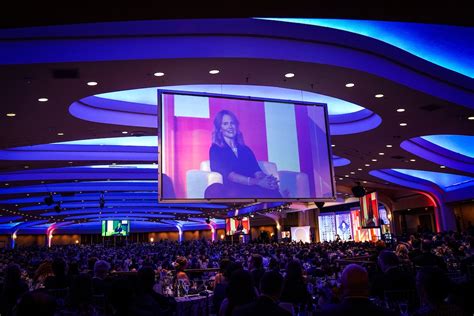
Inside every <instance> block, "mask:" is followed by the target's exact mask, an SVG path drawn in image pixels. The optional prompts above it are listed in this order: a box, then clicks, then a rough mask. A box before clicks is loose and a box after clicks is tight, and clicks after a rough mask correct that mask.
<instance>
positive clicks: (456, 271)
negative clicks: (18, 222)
mask: <svg viewBox="0 0 474 316" xmlns="http://www.w3.org/2000/svg"><path fill="white" fill-rule="evenodd" d="M473 267H474V236H471V235H470V234H468V233H464V234H461V233H453V232H446V233H438V234H416V235H412V236H410V237H409V238H398V240H393V241H392V242H390V243H388V242H387V243H386V242H383V241H377V242H375V243H374V242H361V243H358V242H353V241H348V242H341V241H335V242H322V243H310V244H308V243H306V244H305V243H294V242H278V243H277V242H274V243H247V244H235V243H234V244H230V243H226V242H213V243H212V242H209V241H206V240H200V241H186V242H183V243H180V244H179V243H177V242H170V241H160V242H156V243H145V244H138V243H137V244H129V245H126V246H121V247H105V246H103V245H69V246H53V247H51V248H39V247H28V248H19V249H13V250H11V249H8V250H7V249H2V250H1V251H0V276H1V277H0V289H1V292H0V315H18V316H21V315H176V314H179V313H178V311H179V297H178V298H177V297H176V296H177V295H176V294H177V292H176V288H175V289H174V290H172V288H173V285H174V284H177V283H178V281H179V283H183V284H186V285H187V286H188V287H187V289H186V294H193V295H198V296H203V297H204V298H205V299H206V300H208V302H209V303H208V309H207V310H206V311H203V315H205V314H210V315H219V316H221V315H222V316H227V315H246V316H247V315H297V314H303V313H305V314H310V313H315V314H322V315H347V314H349V313H353V314H354V315H359V314H360V315H381V314H386V315H397V314H398V315H400V314H402V315H403V314H404V315H450V316H455V315H472V314H473V312H474V300H472V297H473V296H472V293H474V286H473V284H474V276H473V274H474V269H473ZM189 269H194V270H189ZM196 269H197V270H196ZM189 287H190V288H191V290H190V291H189V293H188V290H189ZM209 290H210V291H209Z"/></svg>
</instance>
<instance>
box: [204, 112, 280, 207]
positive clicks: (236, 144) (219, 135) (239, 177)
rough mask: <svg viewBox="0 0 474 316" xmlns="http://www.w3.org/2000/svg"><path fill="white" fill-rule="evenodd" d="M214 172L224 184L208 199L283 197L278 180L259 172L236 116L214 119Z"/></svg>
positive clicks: (213, 187) (209, 191)
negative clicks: (219, 175)
mask: <svg viewBox="0 0 474 316" xmlns="http://www.w3.org/2000/svg"><path fill="white" fill-rule="evenodd" d="M209 158H210V164H211V170H212V171H215V172H218V173H220V174H221V175H222V178H223V184H222V185H219V184H214V185H211V186H210V187H209V188H208V189H207V190H206V194H205V195H206V198H280V197H281V195H280V192H279V187H278V180H277V179H276V178H275V177H274V176H271V175H266V174H265V173H263V171H262V170H261V169H260V167H259V165H258V162H257V159H256V158H255V155H254V153H253V152H252V150H251V149H250V148H249V147H248V146H246V145H245V143H244V137H243V135H242V132H241V131H240V129H239V120H238V119H237V117H236V116H235V114H234V113H232V112H231V111H228V110H222V111H220V112H219V113H217V115H216V117H215V118H214V131H213V132H212V145H211V148H210V150H209Z"/></svg>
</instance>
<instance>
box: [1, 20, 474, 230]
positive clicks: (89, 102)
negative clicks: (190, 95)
mask: <svg viewBox="0 0 474 316" xmlns="http://www.w3.org/2000/svg"><path fill="white" fill-rule="evenodd" d="M0 52H1V57H2V58H1V59H0V71H1V74H2V77H3V78H5V80H4V84H3V85H2V86H1V87H0V91H1V93H2V96H4V97H3V100H2V102H3V105H2V116H1V118H0V120H1V124H0V132H1V134H2V142H1V149H2V150H1V152H0V168H1V169H2V171H1V172H0V179H1V180H0V181H1V186H2V188H1V189H0V199H1V201H0V204H1V208H2V215H3V216H5V218H8V219H10V221H8V220H6V222H0V232H11V231H12V229H15V227H20V225H22V224H24V223H25V220H27V219H29V220H30V221H31V223H32V224H30V225H29V226H28V227H27V228H26V226H25V229H30V230H34V228H35V227H37V228H38V229H39V230H41V229H44V227H50V226H51V223H53V222H58V223H59V222H61V223H66V224H68V225H66V226H63V227H62V228H61V229H64V230H67V229H71V230H76V229H77V230H81V231H85V230H87V229H91V230H94V229H97V230H98V227H99V226H98V221H99V220H100V219H102V218H103V217H102V215H104V216H111V217H115V214H117V217H120V216H122V217H126V216H129V218H133V219H134V220H135V221H136V227H137V228H138V227H139V228H140V229H144V230H145V229H157V230H160V229H165V228H167V229H169V228H170V227H174V226H176V225H184V226H186V225H189V226H188V227H189V229H191V228H192V227H207V226H206V225H207V224H206V223H205V222H203V221H204V220H205V218H206V217H207V216H210V214H212V215H213V216H214V215H216V216H215V217H216V218H217V220H216V223H217V225H221V226H220V227H222V218H224V217H225V216H226V215H227V214H228V213H229V212H231V210H233V209H235V208H236V207H237V208H245V207H247V208H249V209H252V210H254V208H257V209H266V208H268V207H269V205H267V204H259V205H252V206H248V205H223V206H221V207H220V208H219V207H218V206H216V205H201V206H192V207H191V206H190V207H183V206H182V205H169V206H166V207H165V209H166V210H176V212H171V214H170V212H166V211H164V210H163V206H162V205H158V204H157V201H156V196H155V197H153V193H154V191H156V190H157V181H156V180H155V178H154V176H156V170H155V168H156V166H153V167H151V168H150V166H147V167H143V166H142V167H140V165H143V164H147V163H149V162H155V161H156V147H155V146H149V145H146V143H147V142H149V141H150V139H152V140H153V139H154V138H155V137H156V133H157V129H156V127H157V126H156V124H157V120H156V114H154V112H153V107H150V106H149V105H148V103H150V102H149V101H147V102H148V103H146V102H142V101H140V102H135V101H136V99H132V100H129V99H123V96H122V97H119V93H117V92H116V91H125V90H127V91H130V90H132V91H135V92H136V91H148V89H156V88H155V87H165V86H166V87H169V86H188V85H211V86H213V87H214V88H213V89H215V88H216V87H217V89H234V87H236V86H248V87H252V89H257V88H255V87H276V88H279V89H277V90H278V91H279V93H282V94H283V95H286V93H288V98H289V99H291V98H295V97H296V94H298V92H299V94H300V99H301V98H306V97H309V96H311V95H313V94H314V95H316V94H317V95H324V96H327V97H328V98H331V99H328V100H330V101H329V102H328V103H330V102H332V101H333V100H334V99H333V98H335V99H338V100H340V102H341V103H343V104H352V105H358V106H361V107H363V108H365V109H366V110H361V111H355V112H354V111H348V112H349V113H344V114H341V113H338V114H337V115H334V118H332V121H331V125H332V126H331V133H332V138H331V142H332V145H333V147H332V152H333V154H334V155H336V156H337V157H336V158H338V159H344V160H341V161H342V162H343V163H342V162H341V164H340V166H339V167H337V168H336V169H335V174H336V182H337V185H338V188H340V189H344V188H345V191H347V188H349V189H350V187H352V186H353V185H354V183H355V182H357V181H364V183H365V185H367V186H369V187H370V188H372V189H376V190H381V191H383V190H385V189H387V190H388V189H392V190H393V189H394V188H400V187H405V188H407V187H408V188H413V189H416V188H417V184H416V181H412V180H413V179H416V177H415V176H414V175H413V174H412V175H410V176H408V175H404V176H406V177H410V181H408V180H407V181H404V182H397V181H395V180H393V179H394V178H395V176H394V175H395V173H397V174H399V175H400V174H402V173H400V172H397V171H393V170H391V169H397V170H399V169H409V170H421V172H425V174H426V172H440V164H439V163H438V162H436V161H435V160H433V159H427V158H428V157H427V156H425V155H421V156H417V154H416V153H415V152H410V151H408V150H407V149H406V148H405V146H404V142H406V141H412V140H413V139H415V138H417V137H418V138H419V137H420V135H466V136H472V135H473V134H474V128H473V123H474V121H473V120H470V119H468V118H469V117H472V116H474V114H473V108H474V80H473V79H472V78H469V77H468V76H465V75H461V74H460V73H457V72H454V71H452V70H450V69H447V68H443V67H441V66H439V65H436V64H434V63H431V62H429V61H427V60H424V59H421V58H419V57H416V56H414V55H412V54H410V53H407V52H406V51H404V50H401V49H400V48H397V47H394V46H393V45H389V44H387V43H383V42H381V41H379V40H376V39H373V38H369V37H366V36H362V35H359V34H354V33H352V32H346V31H342V30H335V29H331V28H327V27H318V26H307V25H297V24H288V23H283V22H278V21H265V20H256V19H234V20H222V19H221V20H179V21H178V20H169V21H140V22H116V23H99V24H78V25H64V26H52V27H38V28H22V29H2V30H0ZM84 52H87V53H84ZM468 52H469V51H468ZM211 69H219V70H220V73H219V74H218V75H211V74H209V70H211ZM156 72H163V73H164V74H165V75H164V76H161V77H155V76H154V75H153V74H154V73H156ZM288 72H292V73H294V74H295V76H294V77H293V78H285V77H284V74H286V73H288ZM92 81H93V82H96V83H97V85H88V84H87V83H88V82H92ZM348 83H353V84H354V85H353V86H352V87H347V86H346V85H347V84H348ZM137 89H140V90H137ZM143 89H145V90H143ZM258 89H260V88H258ZM263 89H272V88H263ZM114 91H115V92H116V94H115V97H114V95H113V94H110V93H111V92H114ZM266 91H267V92H268V90H266ZM275 91H276V90H275ZM294 91H297V92H294ZM135 92H133V93H135ZM264 93H266V92H264ZM295 93H296V94H295ZM376 95H379V97H376ZM380 95H383V96H381V97H380ZM43 98H45V99H47V101H46V100H45V99H43ZM288 98H285V99H288ZM39 99H41V100H42V101H39ZM97 102H98V103H97ZM71 104H72V106H71V107H70V105H71ZM98 105H100V106H98ZM130 105H133V107H134V109H132V110H129V111H121V112H120V113H114V110H113V109H114V108H116V107H117V106H118V107H122V110H123V109H124V107H127V106H130ZM400 109H403V111H401V110H400ZM92 110H94V111H95V112H94V114H93V115H94V116H95V119H93V118H91V116H90V113H92V112H91V111H92ZM81 111H82V112H81ZM87 111H89V112H88V113H89V117H88V118H87V120H84V119H78V117H81V118H86V117H84V113H86V112H87ZM115 112H117V111H115ZM155 112H156V109H155ZM81 113H82V114H81ZM370 113H374V115H372V114H370ZM13 114H14V115H13ZM375 114H376V116H375ZM131 115H132V116H131ZM86 116H87V114H86ZM123 117H127V120H123ZM376 117H379V118H380V120H379V121H378V122H377V124H375V123H374V124H373V126H372V127H371V128H367V127H368V123H367V122H368V121H366V120H367V119H369V120H375V118H376ZM104 123H107V124H104ZM351 124H352V125H351ZM333 125H334V126H335V127H334V128H333ZM337 126H339V130H338V127H337ZM362 127H364V128H365V129H362ZM347 129H352V131H353V133H347V132H344V130H347ZM354 131H355V133H354ZM128 136H131V137H132V138H129V137H128ZM137 136H141V137H137ZM92 139H96V140H95V141H91V140H92ZM97 139H101V140H98V141H97ZM104 139H113V140H114V141H116V140H120V141H124V143H120V144H110V143H107V141H105V140H104ZM130 139H131V141H132V143H130V142H129V140H130ZM70 141H73V142H74V143H67V142H70ZM425 141H426V140H425ZM41 144H44V145H41ZM438 144H439V142H438ZM438 147H440V146H438ZM104 149H106V150H104ZM470 158H471V159H472V157H470ZM349 161H350V163H347V164H346V162H349ZM113 163H115V165H113ZM124 164H127V165H133V166H134V167H131V166H129V167H126V168H125V167H123V166H121V165H124ZM97 165H101V167H97ZM93 166H94V167H93ZM445 166H446V168H444V170H443V172H445V173H452V174H455V175H456V176H458V177H462V179H465V178H466V179H468V178H470V177H471V176H472V173H473V172H472V170H471V169H469V168H464V167H459V166H458V165H449V164H445ZM25 169H27V170H25ZM129 169H132V170H129ZM91 170H93V171H91ZM117 170H120V171H119V172H117ZM385 170H389V171H387V174H389V173H390V172H391V174H390V175H391V176H390V177H388V176H387V177H379V175H380V174H379V173H383V172H385ZM20 171H21V172H20ZM108 179H109V180H110V181H107V180H108ZM420 179H421V180H423V181H428V180H426V179H424V178H420ZM75 180H77V181H75ZM392 180H393V181H392ZM431 180H433V181H435V182H436V181H438V180H437V179H434V178H433V179H431ZM439 181H444V180H439ZM390 182H391V183H390ZM443 183H444V182H439V183H438V182H436V185H439V186H440V187H442V186H443ZM105 191H107V192H105ZM454 191H456V190H453V192H454ZM49 192H56V193H57V194H55V195H54V197H55V198H56V199H57V201H58V202H59V201H61V206H62V207H63V208H62V209H61V212H64V213H59V214H55V215H51V214H53V212H55V211H54V210H53V211H52V210H51V207H49V206H48V205H45V203H44V198H45V197H47V195H48V193H49ZM102 192H104V193H103V194H105V196H106V197H107V199H106V201H108V203H110V205H109V206H111V208H110V210H109V209H108V207H105V208H104V209H103V213H104V214H100V212H101V211H99V209H100V208H98V205H97V201H98V200H97V198H98V197H99V195H100V194H101V193H102ZM141 194H143V198H141V199H140V198H137V195H138V196H139V195H141ZM452 196H454V195H452ZM472 196H473V193H472V190H464V191H463V194H458V195H456V199H458V200H461V199H465V198H470V197H472ZM124 200H125V201H124ZM13 201H15V202H13ZM82 201H84V202H82ZM38 203H40V204H38ZM106 203H107V202H106ZM155 203H156V204H155ZM106 205H107V204H106ZM82 207H84V208H82ZM53 209H54V207H53ZM183 209H184V211H186V210H188V211H199V212H201V214H189V213H190V212H188V214H184V215H180V214H179V213H180V211H181V210H183ZM115 211H117V213H115ZM112 212H113V213H112ZM130 212H131V213H130ZM152 212H153V213H152ZM160 212H161V213H162V214H159V213H160ZM156 213H158V214H156ZM174 213H176V214H174ZM164 215H172V216H173V218H167V217H166V216H164ZM189 215H191V216H189ZM195 215H197V216H195ZM199 216H201V217H199ZM0 218H1V217H0ZM156 220H159V221H160V222H159V223H158V222H156ZM35 221H38V222H35ZM44 221H46V223H45V222H44ZM10 222H11V223H10ZM35 223H36V225H35ZM147 225H149V226H147ZM132 227H133V226H132ZM132 230H133V228H132Z"/></svg>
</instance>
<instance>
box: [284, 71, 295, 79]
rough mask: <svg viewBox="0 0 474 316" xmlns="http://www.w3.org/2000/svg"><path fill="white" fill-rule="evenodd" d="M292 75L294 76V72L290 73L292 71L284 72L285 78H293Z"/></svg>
mask: <svg viewBox="0 0 474 316" xmlns="http://www.w3.org/2000/svg"><path fill="white" fill-rule="evenodd" d="M294 76H295V74H294V73H292V72H289V73H287V74H285V77H286V78H293V77H294Z"/></svg>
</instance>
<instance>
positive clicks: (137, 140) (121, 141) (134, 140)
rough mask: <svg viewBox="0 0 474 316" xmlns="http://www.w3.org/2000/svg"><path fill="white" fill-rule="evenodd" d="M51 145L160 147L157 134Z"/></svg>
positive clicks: (83, 140)
mask: <svg viewBox="0 0 474 316" xmlns="http://www.w3.org/2000/svg"><path fill="white" fill-rule="evenodd" d="M51 145H96V146H140V147H158V137H157V136H140V137H134V136H127V137H110V138H92V139H82V140H74V141H67V142H59V143H52V144H51Z"/></svg>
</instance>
